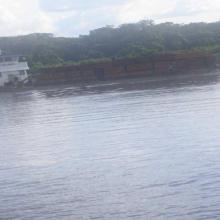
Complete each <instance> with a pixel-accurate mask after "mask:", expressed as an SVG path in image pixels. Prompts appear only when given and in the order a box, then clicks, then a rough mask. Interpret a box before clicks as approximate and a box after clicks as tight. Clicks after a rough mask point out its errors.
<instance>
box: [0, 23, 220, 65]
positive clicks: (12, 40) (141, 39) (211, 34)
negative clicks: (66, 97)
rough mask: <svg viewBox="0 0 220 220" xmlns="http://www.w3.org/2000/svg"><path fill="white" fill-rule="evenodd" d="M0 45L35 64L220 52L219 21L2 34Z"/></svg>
mask: <svg viewBox="0 0 220 220" xmlns="http://www.w3.org/2000/svg"><path fill="white" fill-rule="evenodd" d="M0 48H1V49H2V50H3V51H4V52H6V53H13V54H14V53H15V54H21V55H24V56H26V57H27V59H28V61H29V63H30V65H31V67H32V68H37V67H41V66H45V65H62V64H65V63H72V62H87V61H88V60H89V61H92V60H97V59H109V58H119V57H136V56H142V55H147V54H152V53H158V52H171V51H179V50H205V51H209V52H213V53H216V54H220V22H215V23H191V24H174V23H162V24H154V22H153V21H151V20H147V21H146V20H145V21H141V22H138V23H132V24H123V25H120V26H119V27H112V26H106V27H103V28H100V29H96V30H93V31H91V32H90V33H89V35H83V36H79V37H77V38H64V37H54V36H53V35H52V34H47V33H38V34H30V35H26V36H17V37H1V38H0Z"/></svg>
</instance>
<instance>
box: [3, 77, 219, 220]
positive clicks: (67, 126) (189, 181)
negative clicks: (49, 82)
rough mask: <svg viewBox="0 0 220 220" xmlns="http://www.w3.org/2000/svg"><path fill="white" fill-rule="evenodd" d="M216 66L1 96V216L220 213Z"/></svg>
mask: <svg viewBox="0 0 220 220" xmlns="http://www.w3.org/2000/svg"><path fill="white" fill-rule="evenodd" d="M219 79H220V73H211V74H202V75H188V76H184V77H180V76H179V77H171V76H170V77H168V78H166V79H165V78H155V79H148V80H135V81H128V80H127V81H120V82H111V83H105V84H102V85H101V84H100V85H98V84H97V85H90V86H88V85H84V86H75V87H70V86H66V87H58V88H57V87H49V88H41V89H36V90H32V91H20V92H11V93H9V92H8V93H6V92H5V93H1V94H0V150H1V152H0V219H1V220H6V219H9V220H11V219H16V220H17V219H18V220H20V219H24V220H30V219H31V220H35V219H36V220H38V219H42V220H45V219H64V220H66V219H68V220H69V219H70V220H72V219H73V220H88V219H91V220H94V219H100V220H102V219H103V220H105V219H106V220H124V219H132V220H133V219H134V220H136V219H141V220H145V219H159V220H164V219H165V220H167V219H169V220H172V219H175V220H176V219H183V220H188V219H189V220H194V219H195V220H197V219H198V220H203V219H204V220H207V219H220V81H219Z"/></svg>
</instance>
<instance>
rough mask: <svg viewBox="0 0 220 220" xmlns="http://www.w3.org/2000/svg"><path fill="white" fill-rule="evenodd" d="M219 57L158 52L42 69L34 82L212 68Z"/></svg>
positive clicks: (93, 79)
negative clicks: (137, 56)
mask: <svg viewBox="0 0 220 220" xmlns="http://www.w3.org/2000/svg"><path fill="white" fill-rule="evenodd" d="M215 66H216V61H215V57H214V56H213V55H212V54H207V53H175V54H174V53H173V54H157V55H151V56H146V57H140V58H130V59H112V60H109V61H103V62H96V63H92V64H81V65H64V66H60V67H50V68H42V69H40V70H38V73H35V74H33V76H32V83H33V84H34V85H50V84H66V83H71V84H74V83H89V82H96V81H106V80H117V79H127V78H131V79H132V78H138V77H147V76H154V75H155V76H159V75H170V74H187V73H189V72H193V71H197V70H212V69H214V68H215Z"/></svg>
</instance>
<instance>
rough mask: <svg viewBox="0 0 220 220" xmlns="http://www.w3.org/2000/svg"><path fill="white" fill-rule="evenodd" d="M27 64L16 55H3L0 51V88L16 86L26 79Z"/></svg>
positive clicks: (22, 58)
mask: <svg viewBox="0 0 220 220" xmlns="http://www.w3.org/2000/svg"><path fill="white" fill-rule="evenodd" d="M28 70H29V67H28V63H27V62H26V61H25V58H24V57H21V56H18V55H3V54H2V52H1V50H0V87H5V86H7V85H8V86H10V85H12V86H16V85H19V84H21V83H23V82H25V81H26V79H28V74H27V71H28Z"/></svg>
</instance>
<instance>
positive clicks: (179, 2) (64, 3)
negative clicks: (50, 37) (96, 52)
mask: <svg viewBox="0 0 220 220" xmlns="http://www.w3.org/2000/svg"><path fill="white" fill-rule="evenodd" d="M142 19H153V20H154V21H155V22H156V23H160V22H165V21H172V22H176V23H189V22H200V21H205V22H212V21H219V20H220V0H80V1H79V0H78V1H76V0H0V36H9V35H21V34H28V33H33V32H47V33H48V32H49V33H54V34H55V35H57V36H77V35H79V34H86V33H88V31H89V30H91V29H94V28H98V27H102V26H105V25H119V24H121V23H128V22H137V21H139V20H142Z"/></svg>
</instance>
